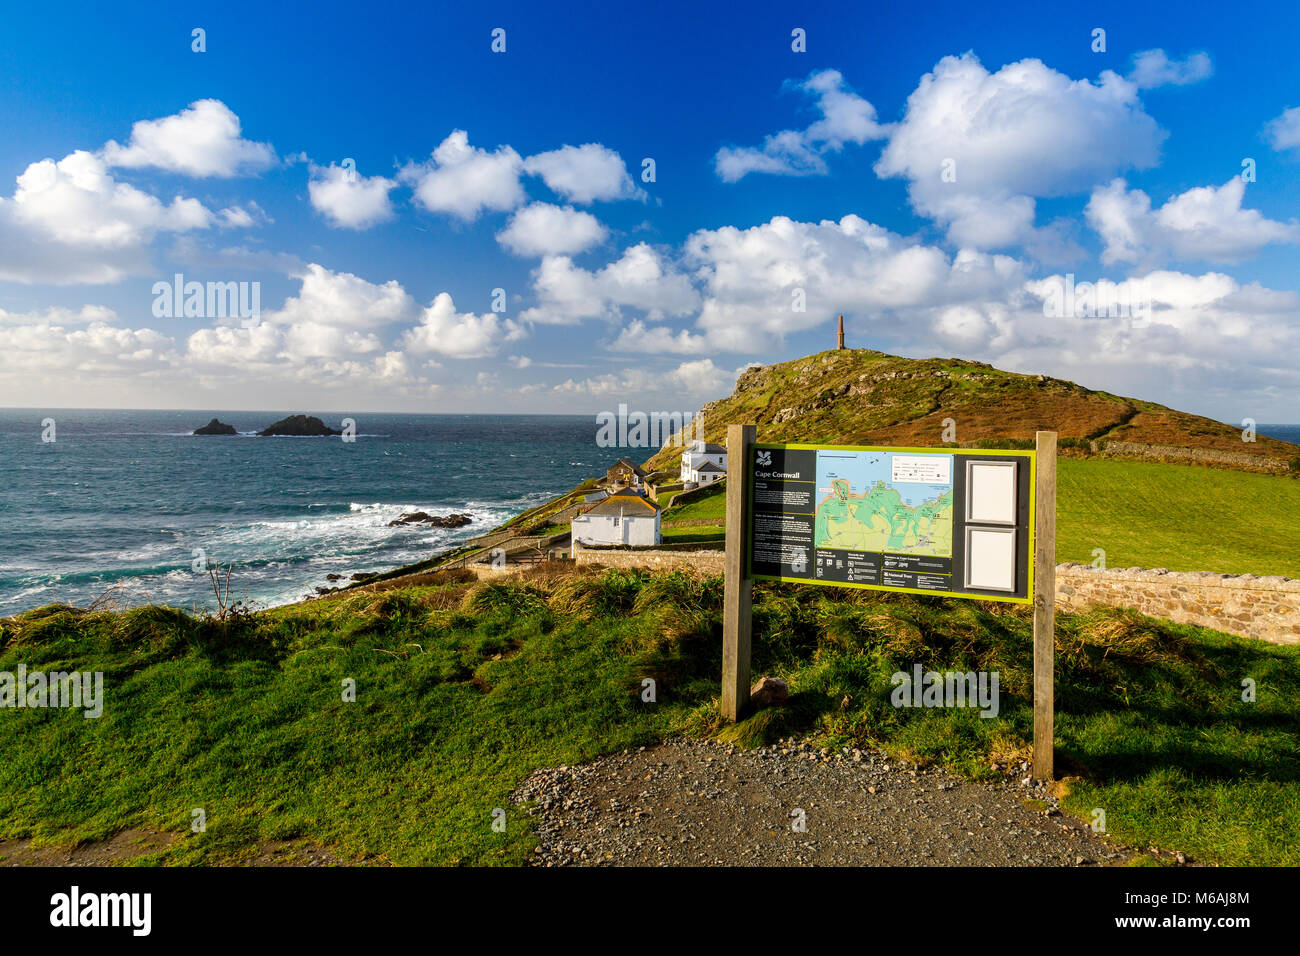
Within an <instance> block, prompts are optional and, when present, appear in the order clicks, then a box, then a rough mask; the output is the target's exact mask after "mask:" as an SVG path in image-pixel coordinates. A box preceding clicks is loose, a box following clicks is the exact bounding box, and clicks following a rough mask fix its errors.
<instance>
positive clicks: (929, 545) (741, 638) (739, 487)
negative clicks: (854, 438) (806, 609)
mask: <svg viewBox="0 0 1300 956" xmlns="http://www.w3.org/2000/svg"><path fill="white" fill-rule="evenodd" d="M755 432H756V429H755V427H754V426H753V425H728V426H727V551H726V563H725V573H726V579H725V585H724V589H723V602H724V603H723V613H722V717H723V719H724V720H728V721H737V720H740V719H742V718H743V717H744V716H745V710H746V708H747V707H748V705H749V687H750V645H751V628H752V621H751V612H752V600H753V592H752V588H753V582H754V581H755V580H759V581H788V582H791V583H796V584H809V585H820V586H830V587H848V588H874V589H876V590H884V591H895V592H899V593H910V594H926V595H934V596H941V597H942V596H947V597H952V598H966V599H971V600H977V601H1010V602H1013V603H1016V604H1031V603H1032V604H1033V606H1034V756H1033V769H1032V775H1033V776H1034V777H1035V778H1036V779H1039V780H1051V779H1052V771H1053V766H1052V757H1053V731H1054V726H1053V725H1054V723H1055V720H1054V714H1055V699H1054V698H1055V693H1054V656H1055V631H1056V432H1038V433H1037V440H1036V443H1035V449H1036V450H1035V451H1033V452H1030V451H1027V450H1021V449H1007V450H998V449H966V448H951V449H950V448H876V447H858V446H850V445H804V444H780V443H764V444H761V445H760V444H757V443H756V436H755ZM895 485H897V486H899V487H900V488H901V489H903V492H902V493H900V491H899V490H897V489H895V488H894V486H895ZM855 486H857V487H859V488H860V491H859V492H858V493H856V494H855V493H853V491H852V489H853V487H855ZM882 489H883V491H882ZM884 492H888V493H891V494H892V495H893V500H894V501H896V502H898V501H903V502H905V509H904V510H908V509H910V513H912V514H913V515H914V516H915V517H916V520H915V521H914V522H912V525H911V526H912V528H913V534H914V538H913V540H910V541H908V540H904V538H905V535H906V533H907V527H908V526H907V525H903V526H902V527H901V528H895V529H894V531H893V532H891V533H890V535H889V536H888V538H887V541H886V540H880V541H879V542H877V543H876V546H875V547H869V546H864V545H862V544H859V543H857V542H860V541H863V540H865V538H866V537H867V536H868V535H869V534H871V533H875V534H876V535H877V536H878V537H879V536H881V533H880V532H879V531H878V529H876V528H875V526H874V524H871V523H870V522H871V520H872V519H871V517H870V516H871V515H872V510H871V508H870V507H868V508H867V509H866V514H867V515H868V519H867V521H866V522H863V521H862V519H861V517H859V516H858V512H857V511H856V509H855V508H853V507H851V506H850V505H851V504H852V502H854V501H862V500H865V499H866V498H867V497H868V495H869V494H878V493H884ZM823 509H825V510H823ZM823 518H825V520H822V519H823ZM853 520H857V521H858V522H859V524H862V526H863V527H862V528H860V529H859V531H858V535H857V537H853V536H852V534H850V535H848V537H847V538H846V536H845V531H844V529H843V528H842V527H840V526H844V525H850V524H851V522H852V521H853ZM922 521H924V522H925V525H924V527H925V529H926V530H925V532H924V534H923V533H922V531H921V528H922ZM846 542H847V543H846ZM886 543H888V544H889V545H890V546H889V547H886Z"/></svg>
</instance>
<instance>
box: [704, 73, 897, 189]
mask: <svg viewBox="0 0 1300 956" xmlns="http://www.w3.org/2000/svg"><path fill="white" fill-rule="evenodd" d="M792 85H793V87H794V88H795V89H797V90H799V91H800V92H802V93H804V94H805V95H807V96H810V97H812V98H813V100H814V104H815V108H816V109H817V111H818V112H819V113H820V114H821V119H819V120H817V121H816V122H814V123H812V124H811V125H810V126H808V127H807V128H806V129H802V130H782V131H781V132H779V133H773V134H771V135H770V136H768V137H766V138H765V139H764V141H763V145H762V146H760V147H753V146H744V147H731V146H724V147H723V148H722V149H720V150H718V152H717V155H716V156H714V168H715V170H716V171H717V174H718V177H719V178H720V179H721V180H722V181H723V182H728V183H734V182H736V181H737V180H739V179H742V178H744V177H745V176H747V175H748V174H750V173H769V174H773V175H782V176H802V175H812V174H818V175H821V174H825V173H826V171H827V167H826V161H825V159H823V158H822V157H823V156H824V155H825V154H826V153H833V152H838V151H839V150H841V149H843V148H844V146H845V144H848V143H854V144H858V145H861V144H862V143H865V142H867V141H868V140H873V139H881V138H883V137H884V136H885V135H886V134H887V132H888V127H887V126H882V125H881V124H880V123H878V122H877V120H876V108H875V107H874V106H872V105H871V103H869V102H868V101H867V100H865V99H863V98H862V97H861V96H858V95H857V94H856V93H854V92H853V91H852V90H851V89H849V87H848V85H847V84H846V83H845V82H844V77H843V76H842V75H841V74H840V72H839V71H838V70H821V71H818V72H815V73H813V74H812V75H811V76H809V77H808V79H806V80H804V81H803V82H802V83H796V84H792Z"/></svg>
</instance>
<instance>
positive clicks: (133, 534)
mask: <svg viewBox="0 0 1300 956" xmlns="http://www.w3.org/2000/svg"><path fill="white" fill-rule="evenodd" d="M287 414H291V413H289V412H231V411H203V412H193V411H102V410H88V411H76V410H69V409H64V410H58V411H53V412H51V411H48V410H21V409H0V615H5V614H12V613H14V612H16V611H23V610H27V609H29V608H33V607H38V606H40V605H42V604H49V603H51V602H55V601H59V602H65V603H69V604H76V605H79V606H83V607H84V606H87V605H89V604H91V603H92V602H94V601H95V600H96V599H98V598H100V597H101V596H102V595H104V594H105V593H106V592H109V591H110V590H112V591H113V593H114V596H115V598H116V600H117V601H118V603H119V604H122V605H132V604H143V603H147V602H155V603H165V604H171V605H174V606H177V607H183V608H187V609H190V608H193V607H194V606H196V605H197V606H200V607H202V606H208V607H211V606H212V604H213V601H212V593H211V584H210V582H209V580H208V577H207V575H206V574H204V573H196V572H195V571H194V570H193V566H194V562H195V558H196V554H195V552H196V551H199V550H201V551H202V552H203V556H204V557H206V558H207V560H208V561H216V562H220V564H221V566H222V567H223V568H225V567H226V566H227V565H229V566H232V567H233V571H232V573H231V593H232V596H233V597H234V598H242V599H244V600H247V601H254V602H257V603H258V604H261V605H263V606H272V605H276V604H283V603H287V602H290V601H295V600H298V599H299V598H301V597H303V596H305V595H308V594H312V593H314V588H316V587H325V586H329V585H331V584H332V583H337V582H330V581H328V580H327V578H326V575H328V574H341V575H344V577H347V576H349V575H351V574H354V573H358V572H373V571H386V570H389V569H391V568H394V567H398V566H400V565H403V564H409V563H411V562H413V561H419V560H422V559H424V558H427V557H429V556H430V555H431V554H433V553H434V552H436V551H440V550H442V549H445V548H449V547H452V546H454V545H455V544H457V543H458V542H460V541H464V540H465V539H467V538H470V537H473V536H474V535H477V534H480V533H482V532H483V531H486V530H488V529H489V528H492V527H494V526H495V525H498V524H500V523H501V522H502V521H505V520H506V519H507V518H509V517H511V516H513V515H515V514H518V513H519V512H521V511H523V510H525V509H527V508H529V507H531V506H533V505H535V504H538V503H540V502H542V501H545V500H546V499H548V498H550V497H553V496H554V495H557V494H560V493H562V492H565V491H568V490H569V489H570V488H572V487H573V486H574V485H576V484H577V483H578V482H580V481H582V480H583V479H584V478H589V477H592V476H594V475H597V474H601V473H603V472H604V470H605V468H606V467H608V465H609V464H610V463H612V462H613V461H614V460H615V459H616V458H618V457H620V456H622V455H625V454H626V455H630V456H631V457H633V458H635V459H637V460H641V459H644V458H646V457H648V454H649V453H648V452H647V451H646V450H645V449H636V450H631V449H620V448H600V447H598V446H597V445H596V424H595V419H594V416H561V415H391V414H376V415H355V416H353V417H354V418H355V419H356V422H357V440H356V441H355V442H346V443H345V442H343V441H341V440H340V439H338V438H258V437H255V436H254V435H253V434H252V433H253V432H255V431H257V430H258V429H261V428H264V427H266V426H267V425H269V424H271V423H272V422H274V421H277V420H278V419H280V418H283V417H284V416H285V415H287ZM214 415H215V416H216V417H217V418H220V419H221V421H223V422H226V423H228V424H231V425H234V426H235V428H236V429H238V430H239V432H240V435H238V436H234V437H196V436H194V435H192V434H191V433H192V432H193V430H194V429H195V428H197V427H199V426H201V425H204V424H207V422H208V420H209V419H210V418H212V417H213V416H214ZM321 417H322V418H323V419H324V420H325V422H326V424H329V425H331V426H332V427H335V428H338V427H339V421H338V420H337V419H338V416H326V415H322V416H321ZM46 418H53V419H54V435H53V437H54V439H55V440H54V441H53V442H44V441H42V433H43V432H44V431H46V429H45V428H44V427H43V425H42V422H43V420H44V419H46ZM1259 433H1260V434H1261V435H1269V436H1272V437H1275V438H1280V439H1283V440H1285V441H1291V442H1297V443H1300V425H1260V426H1259ZM404 511H427V512H429V513H430V514H449V513H451V512H466V513H469V514H471V515H472V516H473V518H474V520H473V522H472V523H471V524H469V525H467V526H465V527H463V528H458V529H441V528H429V527H422V526H420V525H412V526H407V527H399V528H389V527H388V522H390V521H392V520H393V519H394V518H396V517H397V516H398V515H399V514H401V513H402V512H404Z"/></svg>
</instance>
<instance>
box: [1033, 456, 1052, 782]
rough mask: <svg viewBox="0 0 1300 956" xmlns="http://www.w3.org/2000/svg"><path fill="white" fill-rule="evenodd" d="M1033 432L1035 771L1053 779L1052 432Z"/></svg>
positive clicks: (1041, 778) (1046, 778) (1043, 778)
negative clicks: (1034, 478) (1035, 451)
mask: <svg viewBox="0 0 1300 956" xmlns="http://www.w3.org/2000/svg"><path fill="white" fill-rule="evenodd" d="M1034 437H1035V441H1034V447H1035V449H1036V450H1037V453H1036V454H1035V456H1034V458H1035V467H1036V489H1035V510H1034V761H1033V777H1034V779H1035V780H1051V779H1052V771H1053V767H1052V763H1053V759H1052V758H1053V756H1054V753H1053V752H1054V750H1055V739H1056V738H1055V736H1054V734H1055V723H1056V681H1055V659H1056V432H1038V433H1037V434H1036V435H1035V436H1034Z"/></svg>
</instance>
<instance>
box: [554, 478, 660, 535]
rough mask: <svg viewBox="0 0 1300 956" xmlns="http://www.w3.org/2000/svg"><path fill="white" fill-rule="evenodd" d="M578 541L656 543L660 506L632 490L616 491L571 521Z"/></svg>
mask: <svg viewBox="0 0 1300 956" xmlns="http://www.w3.org/2000/svg"><path fill="white" fill-rule="evenodd" d="M570 527H571V529H572V532H573V540H574V541H575V542H577V543H578V544H604V545H656V544H660V543H661V538H660V536H659V506H658V505H657V504H655V503H654V502H653V501H649V500H647V499H646V498H645V497H644V496H643V495H639V494H636V493H634V492H632V491H626V490H625V491H616V492H613V493H612V494H610V495H609V496H608V497H607V498H605V499H604V500H603V501H601V502H599V503H598V504H596V505H595V506H594V507H592V508H588V509H587V510H586V511H584V512H583V513H582V514H580V515H578V516H576V517H575V518H574V519H573V521H572V522H571V524H570Z"/></svg>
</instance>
